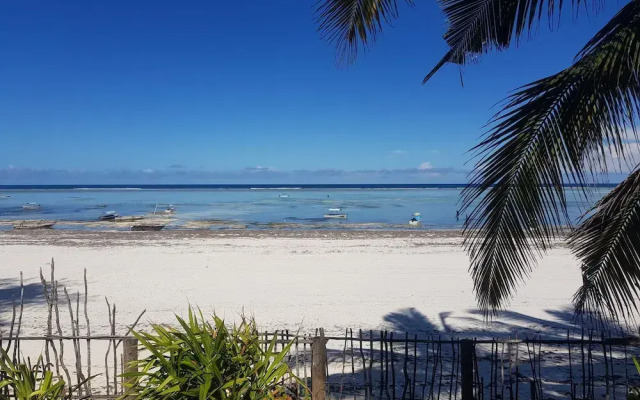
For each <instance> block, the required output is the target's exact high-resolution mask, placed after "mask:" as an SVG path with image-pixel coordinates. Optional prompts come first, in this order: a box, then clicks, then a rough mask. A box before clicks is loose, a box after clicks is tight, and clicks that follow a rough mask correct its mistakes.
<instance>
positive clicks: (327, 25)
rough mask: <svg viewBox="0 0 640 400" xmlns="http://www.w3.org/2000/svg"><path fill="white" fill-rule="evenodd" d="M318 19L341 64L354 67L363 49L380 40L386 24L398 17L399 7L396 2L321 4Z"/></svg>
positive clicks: (345, 0) (325, 1)
mask: <svg viewBox="0 0 640 400" xmlns="http://www.w3.org/2000/svg"><path fill="white" fill-rule="evenodd" d="M406 1H407V3H409V4H413V0H406ZM316 15H317V19H318V22H319V28H318V29H319V31H320V32H321V34H322V36H323V38H325V39H328V40H329V42H330V43H332V44H334V45H335V46H336V53H337V56H338V60H339V61H345V62H348V63H351V62H353V61H354V60H355V58H356V56H357V54H358V50H359V48H360V47H365V48H366V46H367V45H368V44H369V43H372V42H374V41H375V40H376V36H377V35H378V33H379V32H380V31H381V30H382V24H383V22H384V23H390V22H391V21H392V20H393V19H395V18H397V17H398V5H397V2H396V0H320V1H319V2H318V5H317V10H316Z"/></svg>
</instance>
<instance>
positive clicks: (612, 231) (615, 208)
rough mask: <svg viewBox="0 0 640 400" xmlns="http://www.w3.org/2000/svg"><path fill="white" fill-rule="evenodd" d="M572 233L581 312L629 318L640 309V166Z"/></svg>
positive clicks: (570, 242)
mask: <svg viewBox="0 0 640 400" xmlns="http://www.w3.org/2000/svg"><path fill="white" fill-rule="evenodd" d="M591 211H592V214H591V215H590V216H589V217H588V218H587V219H585V220H584V221H583V222H582V223H581V224H580V226H579V227H578V228H577V229H576V230H575V231H573V232H572V233H571V235H570V237H569V246H570V247H571V249H572V251H573V252H574V254H575V255H576V256H577V257H578V258H579V259H581V260H582V276H583V285H582V287H581V288H580V289H579V290H578V292H577V293H576V294H575V296H574V304H575V308H576V311H578V312H593V311H596V312H600V313H602V312H603V311H606V312H608V313H609V314H611V315H613V316H614V317H616V318H627V317H629V316H632V315H633V314H635V313H637V312H638V306H637V305H636V301H635V300H636V299H637V298H638V294H639V290H638V287H639V285H640V253H639V251H640V169H636V171H635V172H633V173H632V174H631V175H629V177H627V179H625V180H624V181H623V182H622V183H620V184H619V185H618V186H617V187H616V188H615V189H614V190H612V191H611V192H610V193H608V194H607V195H606V196H605V197H604V198H602V199H601V200H600V201H599V202H598V203H597V204H596V205H595V206H594V208H593V209H592V210H591Z"/></svg>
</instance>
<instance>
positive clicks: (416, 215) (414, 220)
mask: <svg viewBox="0 0 640 400" xmlns="http://www.w3.org/2000/svg"><path fill="white" fill-rule="evenodd" d="M421 220H422V214H420V213H418V212H417V213H413V217H411V219H410V220H409V225H413V226H418V225H420V224H421V223H422V222H421Z"/></svg>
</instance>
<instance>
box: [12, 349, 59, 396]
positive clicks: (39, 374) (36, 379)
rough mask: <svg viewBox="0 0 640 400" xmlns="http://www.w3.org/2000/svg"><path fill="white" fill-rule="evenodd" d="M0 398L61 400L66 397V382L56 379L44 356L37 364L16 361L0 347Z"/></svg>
mask: <svg viewBox="0 0 640 400" xmlns="http://www.w3.org/2000/svg"><path fill="white" fill-rule="evenodd" d="M0 371H1V372H2V374H1V375H0V400H9V399H11V400H59V399H64V398H65V393H66V390H65V388H66V384H65V382H64V380H62V379H55V378H54V376H53V372H51V371H50V370H49V368H48V367H47V366H45V364H44V362H43V361H42V357H40V358H38V361H37V362H36V364H35V365H33V366H32V365H31V363H30V362H29V361H27V362H26V363H17V364H16V363H14V362H13V361H12V360H11V358H10V357H9V356H8V355H7V353H5V351H4V350H2V349H0Z"/></svg>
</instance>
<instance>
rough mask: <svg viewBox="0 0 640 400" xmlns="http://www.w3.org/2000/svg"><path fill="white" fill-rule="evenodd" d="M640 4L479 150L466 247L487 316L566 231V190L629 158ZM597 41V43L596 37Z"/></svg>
mask: <svg viewBox="0 0 640 400" xmlns="http://www.w3.org/2000/svg"><path fill="white" fill-rule="evenodd" d="M639 21H640V1H638V0H634V1H632V2H631V3H629V4H627V6H625V7H624V8H623V9H622V10H621V11H620V13H619V14H618V15H616V17H614V18H613V19H612V23H613V25H612V23H610V24H608V25H607V26H606V27H605V29H603V31H605V30H606V33H603V31H601V32H600V33H599V35H600V34H601V33H603V34H602V35H600V36H601V37H600V38H599V40H598V41H597V43H594V44H593V45H592V46H591V47H590V48H588V49H587V51H585V52H582V53H581V54H580V56H579V58H578V59H577V61H576V62H575V63H574V65H572V66H571V67H569V68H567V69H565V70H563V71H561V72H559V73H558V74H555V75H552V76H550V77H547V78H544V79H541V80H538V81H536V82H533V83H531V84H529V85H526V86H523V87H522V88H520V89H519V90H518V91H517V92H516V93H514V94H513V95H512V96H510V98H509V99H508V100H507V101H506V103H505V105H504V107H503V109H502V111H501V112H500V113H498V115H496V117H494V119H493V120H492V122H491V124H492V128H491V129H490V131H489V132H488V134H487V136H486V138H485V139H484V140H483V141H482V142H481V143H480V144H479V145H478V146H476V147H475V148H474V151H475V152H476V153H477V155H478V156H479V157H481V159H480V161H478V163H477V164H476V169H475V172H474V174H473V175H472V177H471V180H470V185H469V186H468V187H467V188H466V189H465V190H464V192H463V198H462V203H463V210H467V209H471V214H470V219H469V221H468V222H467V224H466V225H465V247H466V248H467V251H468V252H469V254H470V256H471V273H472V276H473V278H474V282H475V286H474V289H475V291H476V296H477V298H478V301H479V304H480V306H481V307H482V308H483V309H484V310H485V311H487V312H489V311H495V310H497V309H498V308H500V307H501V306H502V305H503V304H504V302H505V301H506V300H507V299H508V298H510V297H511V296H512V295H513V293H514V291H515V287H516V286H517V285H518V284H519V283H520V282H521V281H523V280H524V279H525V278H526V277H527V276H528V274H529V273H530V271H531V269H532V267H533V265H534V264H535V262H536V260H537V258H538V256H539V255H541V254H542V253H544V252H545V251H546V249H547V248H548V247H549V246H550V245H551V243H552V240H553V238H554V237H556V236H557V235H558V233H560V225H562V224H568V223H569V222H570V221H569V218H568V215H567V209H566V199H565V193H564V187H563V183H564V182H565V180H569V181H570V182H574V183H577V184H579V185H584V183H585V182H586V180H587V175H588V174H591V176H592V177H593V174H595V173H596V172H597V171H600V170H602V169H603V168H605V166H606V164H605V162H604V157H605V155H606V151H607V150H606V149H609V150H608V151H611V152H615V153H617V154H622V152H623V146H622V145H621V143H622V142H623V140H624V136H625V127H626V126H628V125H630V124H632V123H633V119H634V118H635V117H636V116H637V115H639V114H640V112H639V111H640V108H639V107H638V99H640V81H639V76H640V62H638V61H639V59H638V54H639V53H640V52H639V51H638V48H639V47H638V46H640V22H639ZM596 37H598V35H596Z"/></svg>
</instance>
